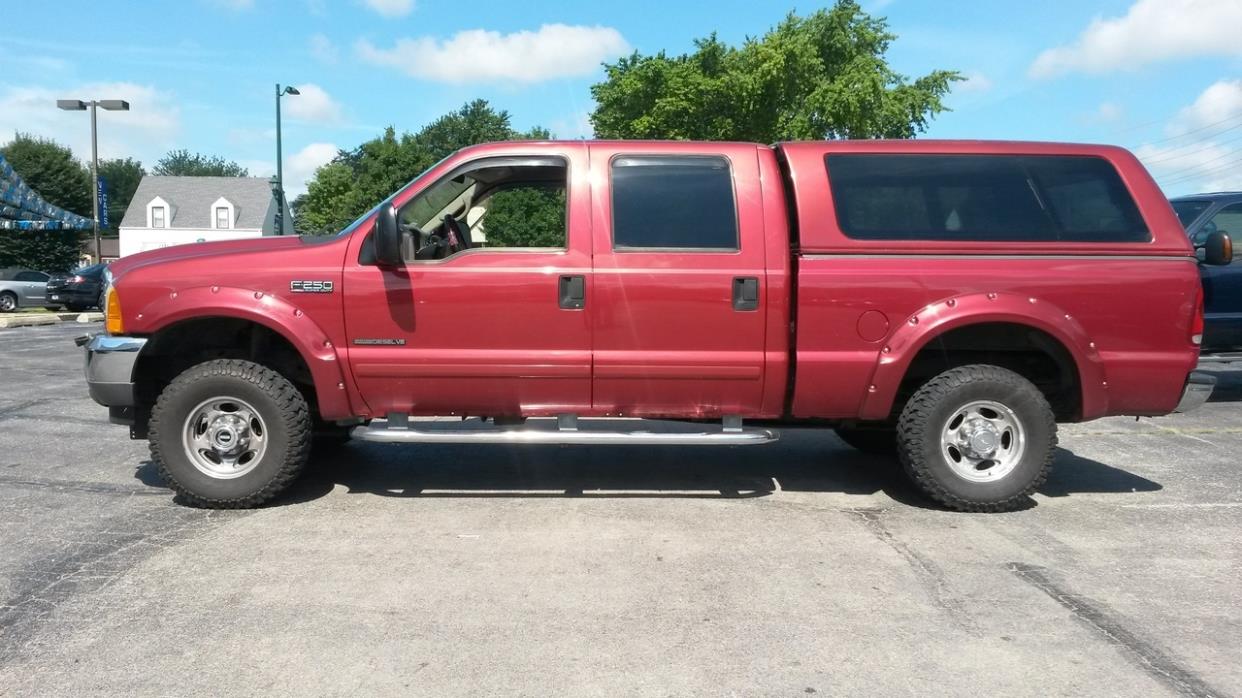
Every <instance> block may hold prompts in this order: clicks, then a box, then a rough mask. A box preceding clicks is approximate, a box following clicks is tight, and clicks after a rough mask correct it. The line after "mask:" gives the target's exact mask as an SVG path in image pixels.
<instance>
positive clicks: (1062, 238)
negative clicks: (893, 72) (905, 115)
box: [823, 151, 1156, 246]
mask: <svg viewBox="0 0 1242 698" xmlns="http://www.w3.org/2000/svg"><path fill="white" fill-rule="evenodd" d="M841 156H845V157H886V156H898V157H927V158H995V159H1004V158H1009V159H1012V160H1015V161H1016V163H1015V164H1016V165H1017V166H1018V167H1020V168H1022V170H1023V171H1024V172H1025V173H1026V175H1027V183H1028V186H1030V185H1034V187H1035V188H1032V189H1031V193H1032V194H1033V195H1034V196H1035V197H1036V199H1037V200H1038V202H1039V204H1040V206H1041V208H1042V209H1043V210H1044V212H1045V214H1046V215H1047V217H1048V221H1049V222H1050V223H1051V225H1052V227H1053V232H1054V234H1055V237H1052V238H1047V239H1044V238H1034V237H1031V238H1022V239H1003V240H998V239H993V238H949V237H934V236H929V235H922V236H918V237H897V236H883V235H881V236H868V235H858V234H856V233H851V232H850V230H849V228H848V227H847V226H846V225H845V223H844V222H843V220H842V215H843V211H842V207H841V206H840V202H839V201H838V197H837V191H836V189H835V187H834V180H833V176H832V168H831V166H830V163H829V159H830V158H832V157H841ZM1028 159H1053V160H1095V161H1099V162H1103V163H1104V164H1105V165H1106V166H1107V167H1108V169H1109V170H1110V171H1111V172H1112V173H1113V175H1114V177H1115V181H1116V184H1117V185H1118V186H1120V187H1121V191H1122V192H1124V193H1125V195H1126V196H1127V197H1128V198H1129V201H1130V204H1131V206H1132V207H1133V211H1134V214H1135V215H1136V216H1137V218H1138V221H1139V222H1140V223H1141V224H1142V226H1143V229H1142V231H1141V232H1142V234H1143V235H1144V237H1143V238H1142V239H1129V240H1100V239H1086V240H1084V239H1081V238H1075V237H1073V236H1072V235H1070V234H1069V233H1067V231H1066V229H1065V227H1064V226H1063V225H1062V222H1061V220H1060V217H1059V214H1058V212H1057V211H1055V210H1053V209H1052V208H1051V206H1050V205H1048V192H1047V191H1046V190H1045V188H1044V187H1043V186H1042V185H1040V184H1038V183H1036V182H1034V181H1033V180H1032V178H1031V175H1030V172H1028V171H1027V168H1026V165H1025V163H1024V162H1023V161H1025V160H1028ZM823 167H824V174H825V177H826V178H827V184H828V187H827V189H828V197H829V201H830V203H831V205H832V210H833V216H832V218H833V221H832V222H833V224H834V225H835V226H836V229H837V231H838V232H839V233H840V234H841V236H842V237H844V238H845V239H846V240H849V241H851V242H853V243H856V244H863V245H866V244H876V243H883V244H888V245H892V244H911V243H913V244H920V243H921V244H936V245H988V246H990V245H1014V244H1017V245H1061V244H1067V243H1068V244H1072V245H1075V246H1077V245H1126V246H1130V245H1145V244H1146V245H1150V244H1152V243H1154V242H1155V240H1156V237H1155V235H1154V233H1153V232H1152V230H1151V226H1149V225H1148V222H1147V218H1146V216H1145V215H1144V213H1143V208H1142V207H1141V206H1140V205H1139V201H1138V198H1137V197H1136V196H1135V195H1134V192H1133V190H1131V188H1130V185H1129V184H1128V183H1127V182H1126V179H1125V176H1124V175H1123V174H1122V172H1121V170H1120V169H1119V168H1118V167H1117V165H1116V163H1114V162H1113V161H1112V160H1110V159H1109V158H1106V157H1104V156H1102V155H1093V154H1072V153H1071V154H1059V153H1058V154H1045V153H979V152H952V153H946V152H887V151H884V152H841V151H835V152H833V151H830V152H827V153H824V155H823ZM924 194H926V192H924ZM1131 232H1132V233H1133V232H1135V231H1131Z"/></svg>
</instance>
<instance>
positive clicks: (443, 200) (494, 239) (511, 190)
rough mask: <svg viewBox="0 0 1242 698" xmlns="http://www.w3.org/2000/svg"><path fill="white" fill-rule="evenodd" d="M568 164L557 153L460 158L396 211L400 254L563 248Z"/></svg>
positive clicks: (426, 256)
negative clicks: (402, 237)
mask: <svg viewBox="0 0 1242 698" xmlns="http://www.w3.org/2000/svg"><path fill="white" fill-rule="evenodd" d="M568 175H569V167H568V163H566V162H565V160H564V159H563V158H559V157H551V158H548V157H532V158H521V157H519V158H492V159H484V160H481V161H477V162H472V163H467V164H466V165H463V166H462V167H460V168H458V169H457V170H455V171H454V172H452V173H450V174H449V175H448V176H446V177H444V178H443V179H441V180H440V181H438V182H436V183H435V184H433V185H431V186H430V187H428V188H427V189H425V190H423V191H422V192H420V193H419V194H418V195H417V196H415V197H414V198H413V199H412V200H411V201H410V202H409V203H407V204H406V205H405V206H403V207H402V208H401V211H400V212H399V215H400V220H401V225H402V226H403V228H404V229H405V231H406V232H407V233H408V234H409V235H408V238H407V242H406V245H405V252H404V257H405V260H406V261H407V262H409V261H435V260H442V259H447V258H449V257H452V256H454V255H456V254H458V253H461V252H465V251H467V250H480V249H482V250H498V249H510V250H512V249H524V250H529V249H543V250H560V249H565V247H566V239H567V238H566V207H567V198H566V187H567V185H568V181H569V177H568Z"/></svg>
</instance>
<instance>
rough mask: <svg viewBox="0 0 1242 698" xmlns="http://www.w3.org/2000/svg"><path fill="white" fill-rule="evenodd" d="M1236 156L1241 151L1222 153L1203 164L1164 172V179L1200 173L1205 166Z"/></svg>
mask: <svg viewBox="0 0 1242 698" xmlns="http://www.w3.org/2000/svg"><path fill="white" fill-rule="evenodd" d="M1238 154H1242V149H1238V148H1235V149H1233V150H1230V151H1226V152H1224V153H1221V154H1220V155H1217V156H1216V157H1214V158H1209V159H1207V160H1204V161H1203V162H1200V163H1198V164H1195V165H1192V166H1190V167H1181V168H1178V169H1176V170H1172V171H1169V172H1166V173H1164V176H1166V177H1179V176H1181V175H1182V174H1190V173H1192V172H1196V171H1202V170H1203V166H1204V165H1207V164H1210V163H1213V162H1216V161H1217V160H1224V159H1225V158H1227V157H1231V156H1233V155H1238Z"/></svg>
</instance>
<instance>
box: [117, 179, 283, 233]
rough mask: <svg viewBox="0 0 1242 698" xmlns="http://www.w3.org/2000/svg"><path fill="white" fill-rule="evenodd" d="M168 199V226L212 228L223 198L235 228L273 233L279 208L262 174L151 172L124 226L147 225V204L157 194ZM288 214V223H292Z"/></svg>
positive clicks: (139, 188) (127, 215) (139, 191)
mask: <svg viewBox="0 0 1242 698" xmlns="http://www.w3.org/2000/svg"><path fill="white" fill-rule="evenodd" d="M157 196H158V197H160V198H161V199H163V200H164V201H166V202H168V206H169V207H170V208H171V209H172V210H171V211H170V212H169V213H170V214H171V215H170V216H169V221H168V227H169V228H173V229H176V228H211V227H212V219H211V215H212V211H211V205H212V204H214V203H215V202H216V200H217V199H219V198H220V197H224V198H225V199H228V201H229V203H231V204H233V215H234V220H233V227H234V228H255V229H262V230H263V231H264V232H272V230H271V229H272V225H273V218H274V217H275V213H276V207H275V206H274V205H273V203H274V202H273V197H272V187H271V185H270V184H269V183H268V180H266V179H264V178H262V177H160V176H157V175H148V176H146V177H143V178H142V182H141V183H139V184H138V190H137V191H135V192H134V198H133V199H131V200H130V202H129V208H127V209H126V210H125V217H124V218H123V219H122V220H121V227H123V228H145V227H147V204H149V203H151V201H152V200H153V199H154V198H155V197H157ZM292 220H293V219H292V216H290V215H286V216H285V222H286V226H288V225H290V224H291V223H292Z"/></svg>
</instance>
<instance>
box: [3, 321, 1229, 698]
mask: <svg viewBox="0 0 1242 698" xmlns="http://www.w3.org/2000/svg"><path fill="white" fill-rule="evenodd" d="M93 327H95V326H86V327H85V329H92V328H93ZM83 330H84V326H82V325H76V324H73V325H64V326H56V327H37V328H23V329H8V330H0V695H39V696H49V695H81V694H84V693H85V694H100V693H103V694H127V695H171V694H178V695H204V696H206V695H211V696H220V695H250V694H254V693H260V692H262V693H277V692H280V693H296V694H316V695H345V694H351V695H352V694H359V693H361V694H398V693H400V694H422V695H449V694H463V693H469V694H484V693H503V694H520V695H541V696H542V695H558V694H588V695H630V694H642V695H688V694H708V695H807V694H812V693H820V694H834V695H836V694H894V695H915V694H918V695H923V694H928V693H932V692H935V693H941V694H947V695H968V694H969V695H983V694H991V693H1000V694H1005V695H1030V696H1046V695H1068V694H1087V693H1090V694H1103V695H1176V694H1182V695H1194V696H1207V695H1242V662H1240V661H1239V660H1240V659H1242V584H1239V580H1242V459H1240V458H1239V453H1240V452H1242V402H1231V401H1229V400H1242V378H1239V376H1238V375H1237V374H1229V373H1225V374H1221V375H1222V381H1223V382H1222V387H1221V388H1220V389H1219V390H1218V393H1217V398H1226V400H1220V401H1215V402H1213V403H1210V404H1208V405H1207V406H1206V407H1205V408H1204V409H1202V410H1201V411H1199V412H1197V413H1193V414H1190V415H1180V416H1175V417H1169V418H1163V419H1158V420H1143V421H1138V422H1136V421H1135V420H1133V419H1128V420H1127V419H1109V420H1103V421H1098V422H1094V423H1090V424H1084V425H1074V426H1068V427H1064V428H1063V430H1062V439H1061V444H1062V448H1061V450H1060V452H1059V455H1058V458H1057V462H1056V468H1055V470H1054V472H1053V475H1052V477H1051V478H1050V479H1049V481H1048V482H1047V484H1046V485H1045V486H1044V487H1043V488H1042V490H1041V491H1040V493H1039V494H1038V495H1037V496H1036V497H1035V498H1034V501H1033V503H1032V506H1031V507H1030V508H1029V509H1027V510H1026V511H1022V512H1017V513H1013V514H1001V515H966V514H955V513H949V512H944V511H939V510H936V509H934V508H930V507H929V506H928V505H927V504H926V503H925V502H924V501H923V500H921V499H920V498H919V497H918V496H917V495H916V494H915V493H914V492H913V491H912V490H911V489H910V488H909V487H907V486H906V485H905V484H904V483H903V481H902V479H901V477H900V475H899V474H898V473H896V472H895V470H894V467H893V466H892V465H891V464H889V463H886V462H885V461H884V460H882V459H876V458H873V457H869V456H863V455H861V454H858V453H856V452H854V451H852V450H850V449H849V448H847V447H846V446H844V445H843V444H842V443H841V442H840V441H838V440H837V439H836V438H835V437H834V436H832V435H831V433H828V432H791V433H788V434H786V435H785V437H784V438H783V439H782V441H781V442H779V443H778V444H776V445H772V446H765V447H756V448H750V449H717V448H692V449H687V448H682V449H677V448H661V449H652V448H643V449H641V450H638V449H626V448H616V447H611V448H604V447H591V448H587V447H565V448H556V447H552V448H549V447H538V448H527V449H511V448H504V447H492V446H487V447H484V446H475V447H460V446H443V447H441V446H436V447H423V448H409V447H400V446H386V445H378V444H351V445H349V446H346V447H344V448H342V449H340V450H338V451H336V452H332V453H321V454H316V456H315V459H314V462H313V464H312V471H311V472H310V473H309V474H308V475H307V476H306V477H305V478H304V479H303V481H302V482H300V483H299V484H298V485H297V486H296V487H295V489H294V491H293V492H291V493H290V494H289V495H287V496H285V497H283V498H281V499H280V500H278V501H277V502H276V503H275V504H274V505H272V506H269V507H267V508H264V509H261V510H257V511H248V512H212V511H202V510H195V509H189V508H186V507H182V506H179V505H178V504H176V503H174V502H173V500H172V496H171V494H170V492H169V490H167V489H165V488H164V487H163V486H162V485H161V484H160V483H159V482H158V481H157V479H156V477H155V473H154V468H153V467H152V466H151V465H150V464H149V463H148V461H147V450H146V445H145V443H140V442H131V441H129V440H128V438H127V432H126V431H125V430H124V429H123V428H121V427H115V426H111V425H109V424H107V418H106V411H105V410H104V409H103V408H100V407H98V406H96V405H95V404H94V403H93V402H91V401H90V399H89V398H88V397H87V396H86V393H85V386H84V385H83V382H82V377H81V366H80V356H79V354H78V352H79V350H78V349H77V348H75V347H74V346H73V343H72V341H71V340H72V338H73V336H74V335H75V334H79V333H81V332H83Z"/></svg>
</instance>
